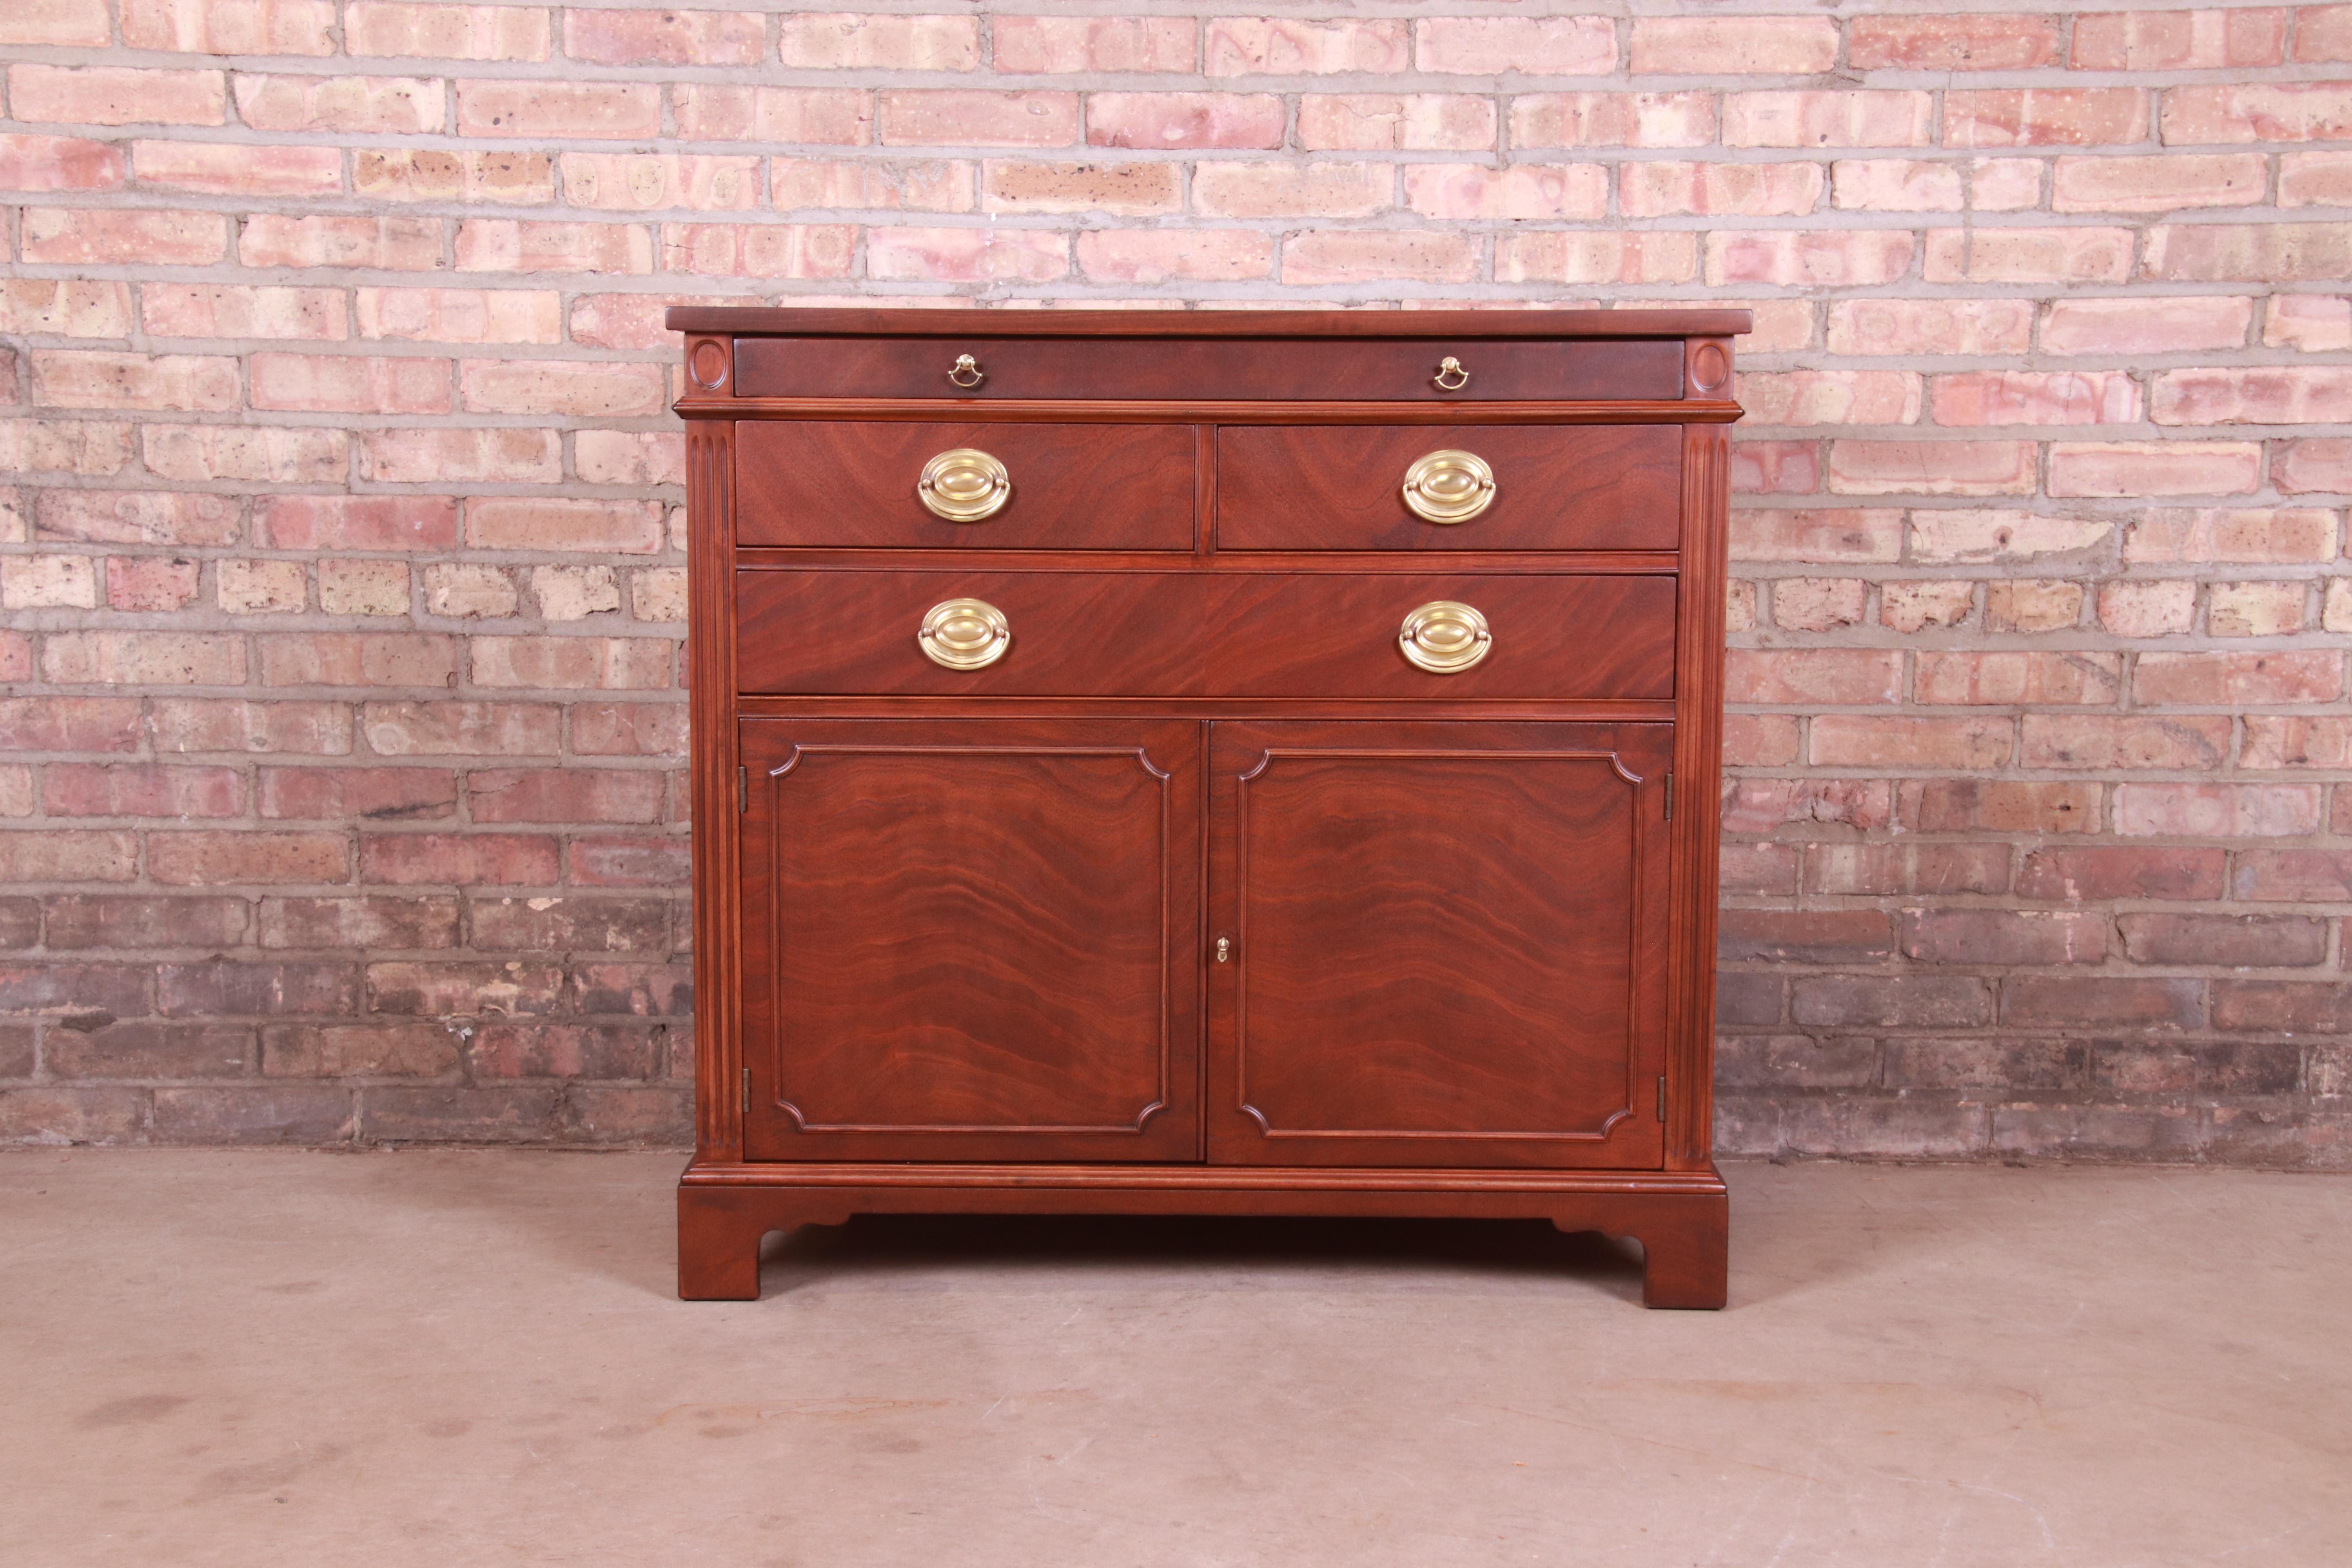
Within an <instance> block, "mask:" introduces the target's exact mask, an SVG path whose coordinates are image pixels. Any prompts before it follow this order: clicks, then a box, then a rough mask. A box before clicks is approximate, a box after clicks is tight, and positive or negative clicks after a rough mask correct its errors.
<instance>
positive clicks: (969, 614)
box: [915, 599, 1483, 669]
mask: <svg viewBox="0 0 2352 1568" xmlns="http://www.w3.org/2000/svg"><path fill="white" fill-rule="evenodd" d="M1482 624H1483V623H1482ZM915 641H916V643H917V645H918V646H919V647H921V648H922V650H923V657H924V658H928V659H929V660H930V661H931V662H932V663H933V664H937V665H944V666H945V667H946V668H950V669H986V668H988V667H989V666H990V665H992V664H994V663H995V662H996V661H997V660H998V659H1000V658H1003V657H1004V650H1005V649H1006V648H1009V647H1012V646H1013V627H1012V625H1011V624H1010V623H1009V622H1007V621H1006V620H1005V618H1004V612H1003V610H1000V609H998V608H997V607H996V606H995V605H992V604H990V603H989V602H988V601H987V600H985V599H944V600H941V601H940V603H939V604H936V605H932V606H931V608H930V613H929V614H928V615H926V616H924V617H923V625H922V627H921V629H920V630H919V631H917V632H916V633H915Z"/></svg>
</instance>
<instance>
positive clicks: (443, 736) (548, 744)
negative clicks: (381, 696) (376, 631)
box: [360, 700, 562, 757]
mask: <svg viewBox="0 0 2352 1568" xmlns="http://www.w3.org/2000/svg"><path fill="white" fill-rule="evenodd" d="M561 713H562V710H560V709H558V708H555V707H554V706H552V705H551V704H544V703H535V702H461V701H452V700H442V701H434V702H371V703H369V704H368V705H367V706H366V707H365V708H364V709H362V710H361V714H360V730H361V732H362V734H364V735H365V736H366V737H367V742H368V746H369V748H370V749H371V750H373V752H375V753H376V754H377V755H379V756H385V757H418V756H451V755H457V756H482V755H491V756H549V755H552V754H554V752H556V751H557V750H558V744H557V742H558V736H559V732H560V730H561Z"/></svg>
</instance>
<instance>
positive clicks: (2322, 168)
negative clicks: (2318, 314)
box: [2249, 153, 2352, 346]
mask: <svg viewBox="0 0 2352 1568" xmlns="http://www.w3.org/2000/svg"><path fill="white" fill-rule="evenodd" d="M2249 155H2250V156H2251V155H2252V154H2249ZM2347 192H2352V153H2287V154H2286V155H2285V156H2284V157H2282V158H2281V159H2280V160H2279V185H2278V205H2281V206H2283V207H2340V206H2343V205H2346V201H2347ZM2336 303H2338V304H2340V301H2337V302H2336ZM2329 304H2330V301H2327V300H2303V299H2300V298H2298V297H2297V296H2294V295H2286V296H2284V297H2283V298H2281V299H2278V300H2273V302H2272V307H2271V308H2272V310H2273V312H2278V311H2280V310H2295V309H2298V308H2308V307H2312V306H2317V307H2321V308H2326V307H2328V306H2329ZM2335 335H2336V337H2338V338H2341V337H2343V336H2344V335H2345V334H2344V333H2343V332H2342V331H2341V330H2340V329H2339V330H2338V331H2337V332H2336V334H2335ZM2266 341H2267V339H2266ZM2314 346H2317V345H2314Z"/></svg>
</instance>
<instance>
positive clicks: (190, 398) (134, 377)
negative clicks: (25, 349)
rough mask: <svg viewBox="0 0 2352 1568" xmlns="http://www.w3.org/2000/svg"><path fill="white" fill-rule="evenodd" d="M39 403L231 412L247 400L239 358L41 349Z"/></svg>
mask: <svg viewBox="0 0 2352 1568" xmlns="http://www.w3.org/2000/svg"><path fill="white" fill-rule="evenodd" d="M30 357H31V360H32V367H33V378H34V388H33V401H34V402H36V403H40V404H46V405H49V406H52V407H58V408H142V409H143V408H161V409H171V410H174V411H177V412H181V413H205V414H218V413H225V412H226V411H228V410H230V409H233V408H236V406H237V405H238V404H239V402H240V401H241V399H240V396H239V393H238V387H237V373H236V361H235V360H234V359H229V358H226V357H224V356H221V355H215V354H142V353H111V352H107V351H101V350H89V349H35V350H34V351H33V353H32V354H31V356H30Z"/></svg>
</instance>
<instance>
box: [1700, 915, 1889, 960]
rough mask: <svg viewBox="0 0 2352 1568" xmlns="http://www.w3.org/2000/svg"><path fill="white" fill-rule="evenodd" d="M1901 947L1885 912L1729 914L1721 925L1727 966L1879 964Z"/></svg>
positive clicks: (1719, 942) (1720, 947) (1719, 946)
mask: <svg viewBox="0 0 2352 1568" xmlns="http://www.w3.org/2000/svg"><path fill="white" fill-rule="evenodd" d="M1716 952H1717V957H1718V958H1719V959H1720V960H1721V961H1722V962H1724V963H1881V962H1883V961H1885V959H1888V958H1890V957H1892V956H1894V952H1895V944H1894V942H1893V941H1892V940H1891V939H1890V937H1889V935H1888V931H1887V926H1886V915H1885V911H1883V910H1741V909H1730V910H1724V911H1723V912H1722V914H1721V915H1720V916H1719V917H1718V919H1717V923H1716Z"/></svg>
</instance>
